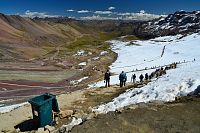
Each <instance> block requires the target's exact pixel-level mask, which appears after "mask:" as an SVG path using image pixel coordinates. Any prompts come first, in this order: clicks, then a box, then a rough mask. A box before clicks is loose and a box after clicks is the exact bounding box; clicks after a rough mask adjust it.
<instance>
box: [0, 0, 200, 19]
mask: <svg viewBox="0 0 200 133" xmlns="http://www.w3.org/2000/svg"><path fill="white" fill-rule="evenodd" d="M109 7H113V8H110V10H109V9H108V8H109ZM67 10H68V11H67ZM70 10H71V11H70ZM72 10H73V11H72ZM141 10H144V11H145V13H149V14H169V13H173V12H175V11H177V10H186V11H193V10H200V1H199V0H0V12H1V13H5V14H20V15H24V14H29V15H31V13H35V14H36V15H37V13H38V14H39V13H42V14H43V15H44V14H45V15H61V16H71V17H84V16H94V15H99V16H106V17H107V16H112V15H113V14H112V13H113V12H115V16H116V14H117V13H121V14H122V13H137V12H140V11H141ZM81 11H82V12H81ZM96 11H102V12H96ZM104 11H106V12H104ZM95 12H96V13H95ZM111 12H112V13H111ZM142 12H143V11H142ZM113 16H114V15H113Z"/></svg>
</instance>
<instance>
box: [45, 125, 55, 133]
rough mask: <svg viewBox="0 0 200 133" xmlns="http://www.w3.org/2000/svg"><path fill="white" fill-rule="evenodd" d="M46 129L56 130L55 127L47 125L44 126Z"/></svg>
mask: <svg viewBox="0 0 200 133" xmlns="http://www.w3.org/2000/svg"><path fill="white" fill-rule="evenodd" d="M44 131H48V132H50V133H51V132H53V131H55V127H53V126H49V125H46V126H45V127H44Z"/></svg>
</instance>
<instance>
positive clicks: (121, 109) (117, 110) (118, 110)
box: [115, 108, 124, 114]
mask: <svg viewBox="0 0 200 133" xmlns="http://www.w3.org/2000/svg"><path fill="white" fill-rule="evenodd" d="M123 110H124V109H123V108H119V109H116V110H115V112H117V113H119V114H121V113H122V111H123Z"/></svg>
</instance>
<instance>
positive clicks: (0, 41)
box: [0, 11, 200, 60]
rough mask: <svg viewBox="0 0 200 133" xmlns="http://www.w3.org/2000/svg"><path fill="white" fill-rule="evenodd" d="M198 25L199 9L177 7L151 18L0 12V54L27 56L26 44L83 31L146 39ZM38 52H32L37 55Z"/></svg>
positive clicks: (62, 39) (67, 38)
mask: <svg viewBox="0 0 200 133" xmlns="http://www.w3.org/2000/svg"><path fill="white" fill-rule="evenodd" d="M199 29H200V11H193V12H186V11H177V12H175V13H174V14H169V15H168V16H167V17H161V18H158V19H154V20H151V21H139V20H138V21H137V20H135V21H130V20H127V21H124V20H75V19H71V18H67V17H55V18H37V17H36V18H33V19H31V18H24V17H21V16H18V15H4V14H1V13H0V58H1V59H2V60H4V58H5V59H8V58H22V59H24V58H30V57H32V55H30V51H32V49H31V50H30V51H29V48H35V49H40V48H42V47H43V48H44V47H57V46H59V45H62V44H66V43H68V42H71V41H73V40H75V39H76V38H78V37H81V36H83V35H93V36H95V35H98V34H99V33H108V34H109V33H112V34H113V33H115V36H114V37H117V36H122V35H135V36H137V37H138V38H141V39H149V38H154V37H157V36H166V35H176V34H188V33H193V32H198V31H199ZM23 49H24V50H23ZM35 51H39V50H35ZM40 53H41V51H39V52H38V55H37V54H36V56H41V55H40ZM5 55H6V56H5Z"/></svg>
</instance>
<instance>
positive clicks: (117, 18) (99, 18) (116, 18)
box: [80, 15, 121, 20]
mask: <svg viewBox="0 0 200 133" xmlns="http://www.w3.org/2000/svg"><path fill="white" fill-rule="evenodd" d="M80 19H81V20H119V19H121V18H120V17H102V16H100V15H93V16H86V17H81V18H80Z"/></svg>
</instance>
